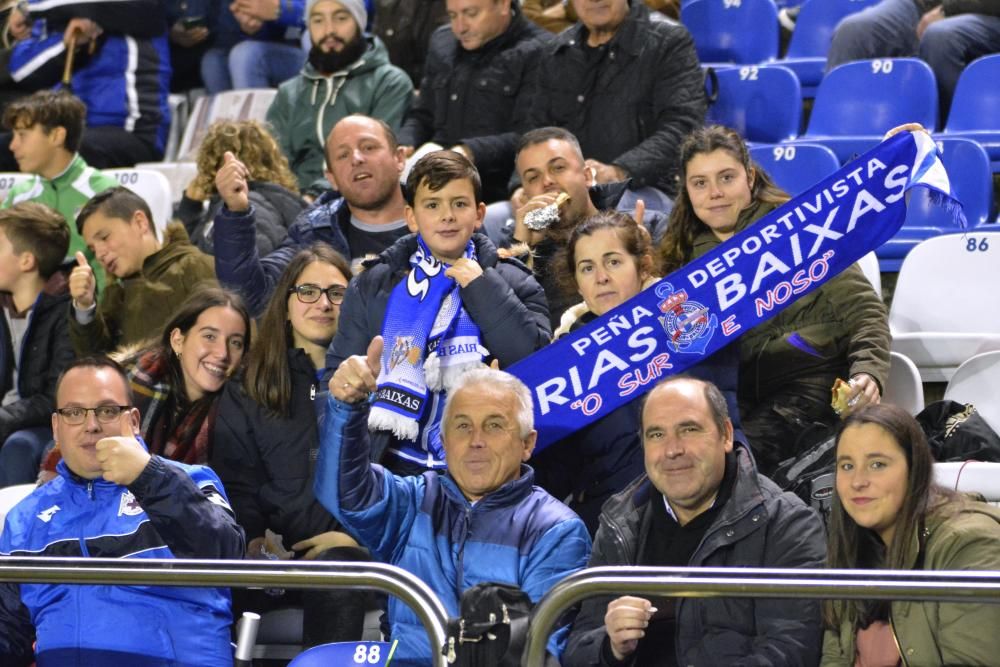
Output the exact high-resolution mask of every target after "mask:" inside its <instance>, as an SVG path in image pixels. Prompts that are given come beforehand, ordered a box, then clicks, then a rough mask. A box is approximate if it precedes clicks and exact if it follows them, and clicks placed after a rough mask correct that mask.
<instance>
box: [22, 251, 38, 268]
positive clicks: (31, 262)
mask: <svg viewBox="0 0 1000 667" xmlns="http://www.w3.org/2000/svg"><path fill="white" fill-rule="evenodd" d="M17 268H18V270H19V271H20V272H21V273H30V272H31V271H35V270H36V269H37V268H38V258H36V257H35V254H34V253H31V252H27V251H26V252H22V253H21V254H20V255H18V256H17Z"/></svg>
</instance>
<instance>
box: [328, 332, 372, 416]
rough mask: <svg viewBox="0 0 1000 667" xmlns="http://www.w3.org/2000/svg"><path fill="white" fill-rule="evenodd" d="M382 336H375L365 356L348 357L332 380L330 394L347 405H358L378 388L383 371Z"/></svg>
mask: <svg viewBox="0 0 1000 667" xmlns="http://www.w3.org/2000/svg"><path fill="white" fill-rule="evenodd" d="M383 347H384V345H383V343H382V337H381V336H375V338H373V339H372V342H371V343H370V344H369V345H368V351H367V352H366V353H365V354H364V355H360V354H356V355H354V356H353V357H348V358H347V359H345V360H344V363H342V364H340V366H339V367H338V368H337V372H336V373H334V374H333V377H332V378H330V393H331V394H333V396H334V398H336V399H337V400H339V401H344V402H345V403H358V402H359V401H362V400H364V399H365V398H367V397H368V394H370V393H371V392H373V391H375V389H376V387H378V374H379V373H380V372H381V371H382V350H383Z"/></svg>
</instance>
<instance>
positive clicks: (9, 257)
mask: <svg viewBox="0 0 1000 667" xmlns="http://www.w3.org/2000/svg"><path fill="white" fill-rule="evenodd" d="M68 247H69V228H68V227H67V226H66V223H65V221H64V220H63V219H62V216H61V215H59V213H58V212H56V211H54V210H52V209H51V208H49V207H48V206H43V205H42V204H36V203H33V202H24V203H22V204H17V205H15V206H13V207H12V208H8V209H4V210H2V211H0V292H4V294H3V296H2V297H0V301H2V302H3V310H4V317H3V318H2V319H0V345H2V348H0V396H2V401H0V402H2V405H0V443H2V444H3V447H2V448H0V487H4V486H9V485H11V484H27V483H31V482H34V481H35V477H36V476H37V473H38V462H39V461H40V460H41V458H42V452H43V450H44V449H45V446H46V445H47V444H48V443H49V442H50V441H51V440H52V429H51V427H50V424H51V415H52V411H53V409H54V408H55V395H54V392H55V387H56V380H57V379H58V377H59V374H60V373H62V371H63V369H64V368H66V366H67V365H68V364H69V362H70V361H72V360H73V349H72V347H71V346H70V342H69V333H68V331H67V322H66V303H67V302H68V301H69V295H68V294H66V280H65V278H64V277H63V275H62V274H61V273H58V268H59V265H60V264H61V263H62V261H63V258H64V257H65V256H66V249H67V248H68Z"/></svg>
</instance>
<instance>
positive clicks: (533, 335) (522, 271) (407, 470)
mask: <svg viewBox="0 0 1000 667" xmlns="http://www.w3.org/2000/svg"><path fill="white" fill-rule="evenodd" d="M481 189H482V186H481V182H480V178H479V173H478V172H477V171H476V168H475V167H474V166H473V165H472V163H471V162H469V160H467V159H466V158H465V157H464V156H462V155H461V154H459V153H456V152H453V151H436V152H434V153H429V154H428V155H426V156H425V157H424V158H423V159H421V160H420V161H419V162H417V163H416V164H415V165H414V167H413V169H412V170H411V171H410V175H409V177H408V178H407V181H406V194H407V204H408V205H407V207H406V220H407V223H408V224H409V226H410V229H415V230H416V232H417V233H416V234H411V235H410V236H406V237H403V238H401V239H400V240H399V241H397V242H396V243H395V244H394V245H393V246H391V247H389V248H387V249H386V250H385V251H383V252H382V253H381V254H380V255H379V256H378V257H376V258H374V259H371V260H368V261H366V262H365V263H364V269H365V270H364V271H363V272H362V273H361V274H360V275H359V276H357V277H356V278H355V279H354V280H353V281H352V282H351V284H350V286H349V287H348V289H347V293H346V295H345V296H344V302H343V304H342V306H341V314H340V325H339V330H338V331H337V335H336V337H335V338H334V339H333V342H332V343H331V345H330V350H329V352H328V353H327V364H328V366H329V367H330V368H331V369H332V370H334V375H333V379H332V380H331V386H333V387H339V388H341V389H342V390H343V393H345V394H346V395H349V396H350V397H351V398H353V399H354V400H359V399H360V398H361V397H362V396H365V395H368V394H373V397H372V400H373V404H372V408H371V412H370V416H369V422H368V423H369V427H370V428H371V429H372V431H374V434H373V442H372V445H373V452H374V453H375V455H380V454H382V453H383V452H385V458H386V461H385V462H386V464H387V466H388V467H389V468H390V470H392V471H393V472H396V473H398V474H419V473H420V472H423V471H424V470H434V469H444V467H445V460H444V450H443V448H442V446H441V438H440V419H441V410H442V409H443V407H444V397H445V395H446V394H447V391H448V388H449V387H450V386H452V385H453V384H454V382H455V380H456V379H457V378H458V377H460V376H461V375H462V374H463V373H464V372H466V371H467V370H469V369H471V368H476V367H479V366H481V365H482V364H483V363H489V362H491V361H493V360H496V361H498V362H499V364H500V366H501V367H506V366H509V365H510V364H513V363H514V362H516V361H518V360H520V359H522V358H524V357H526V356H528V355H529V354H531V353H532V352H534V351H535V350H537V349H539V348H541V347H543V346H544V345H546V344H547V343H548V342H549V339H550V337H551V330H550V328H549V320H548V307H547V304H546V301H545V295H544V292H543V291H542V288H541V287H540V286H539V284H538V283H537V282H536V281H535V278H534V276H533V275H532V273H531V271H530V270H529V269H528V268H527V267H525V266H524V265H523V264H521V263H520V262H518V261H517V260H515V259H508V258H502V257H500V256H499V255H498V254H497V250H496V247H495V246H494V245H493V244H492V243H491V242H490V240H489V239H488V238H487V237H486V236H485V235H482V234H478V233H476V231H477V230H478V229H479V227H480V225H481V224H482V221H483V215H484V214H485V211H486V206H485V204H484V203H483V202H482V196H481ZM379 335H381V336H382V339H383V341H384V348H383V350H382V351H381V353H380V354H379V355H375V356H373V357H372V358H373V359H376V358H377V359H378V362H376V363H369V361H368V360H367V359H366V351H367V350H368V346H369V344H370V343H371V341H372V339H373V338H375V337H376V336H379Z"/></svg>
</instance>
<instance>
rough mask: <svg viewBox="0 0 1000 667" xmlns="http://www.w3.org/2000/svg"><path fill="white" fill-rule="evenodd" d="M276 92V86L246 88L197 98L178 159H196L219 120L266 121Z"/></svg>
mask: <svg viewBox="0 0 1000 667" xmlns="http://www.w3.org/2000/svg"><path fill="white" fill-rule="evenodd" d="M277 94H278V89H277V88H246V89H243V90H227V91H226V92H224V93H219V94H217V95H212V96H206V97H200V98H198V101H197V102H195V104H194V109H192V110H191V115H190V117H189V118H188V123H187V125H186V126H185V127H184V136H183V138H182V139H181V143H180V146H179V147H178V149H177V159H178V160H182V161H194V159H195V158H196V157H197V154H198V147H199V146H201V140H202V139H203V138H204V136H205V133H206V132H207V131H208V128H209V126H210V125H211V124H212V123H214V122H216V121H218V120H259V121H264V120H265V118H266V115H267V110H268V108H269V107H270V106H271V102H273V101H274V97H275V95H277Z"/></svg>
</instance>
